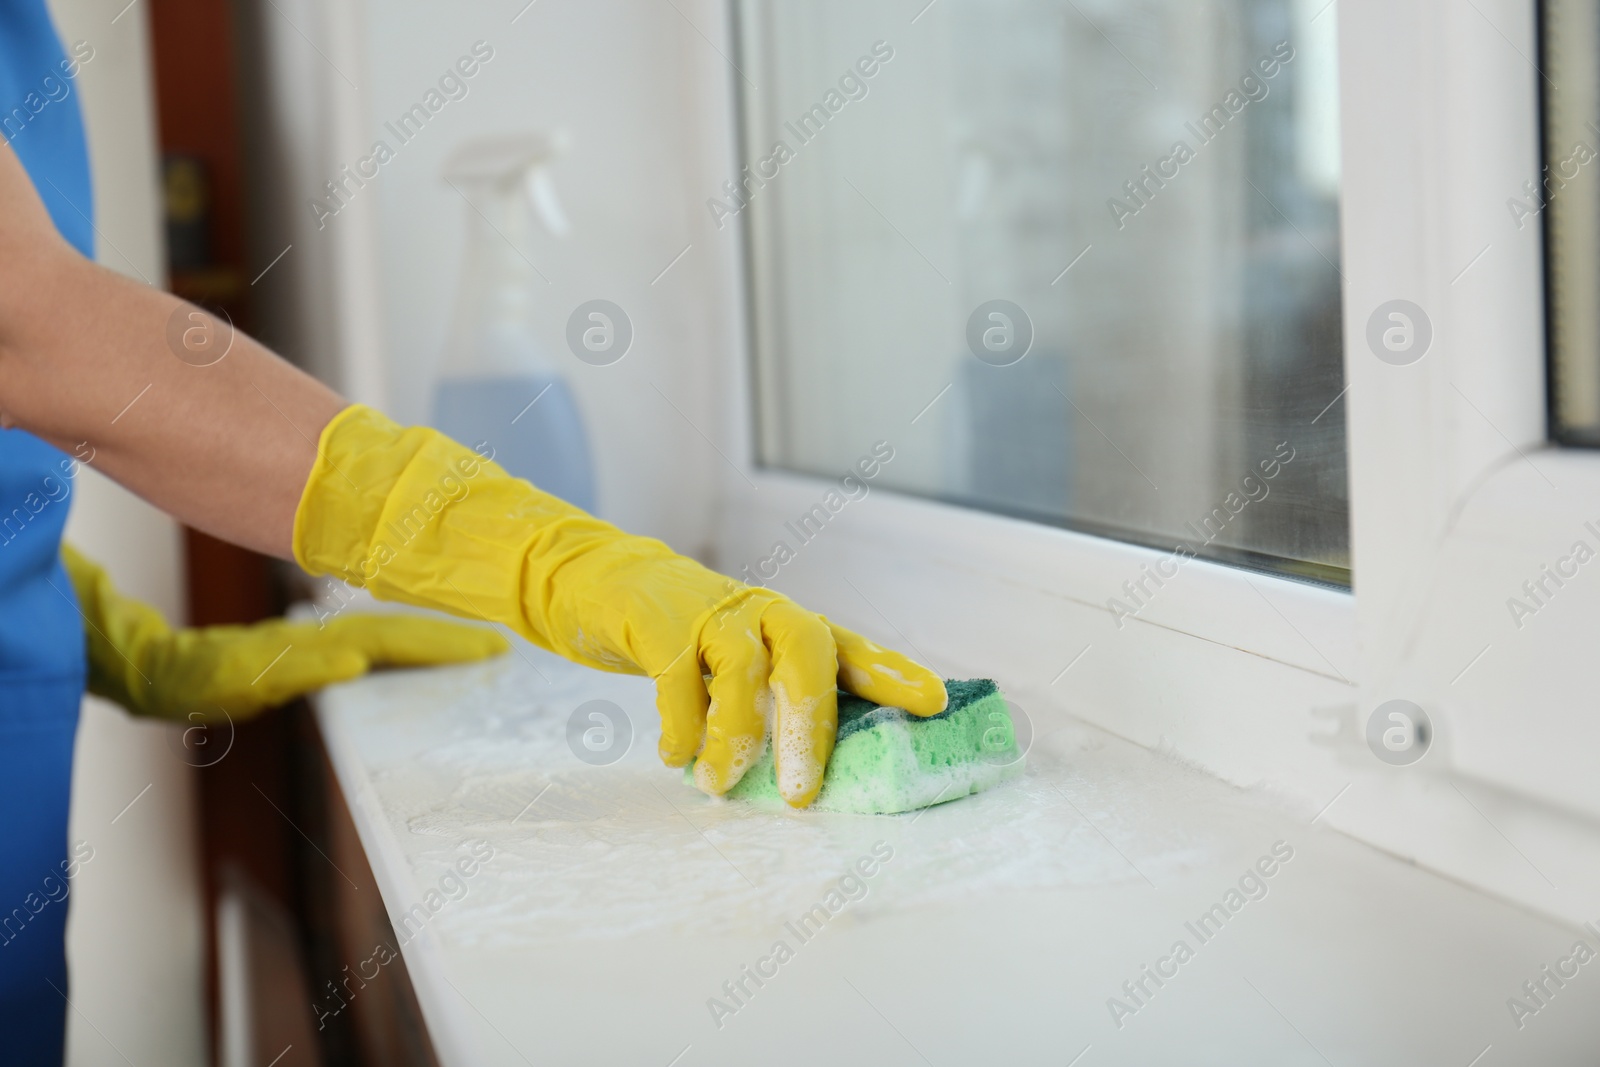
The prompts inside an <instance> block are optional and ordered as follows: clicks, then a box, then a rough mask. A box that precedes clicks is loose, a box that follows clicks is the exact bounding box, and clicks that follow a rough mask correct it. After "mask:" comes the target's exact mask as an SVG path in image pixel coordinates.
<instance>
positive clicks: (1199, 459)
mask: <svg viewBox="0 0 1600 1067" xmlns="http://www.w3.org/2000/svg"><path fill="white" fill-rule="evenodd" d="M1336 6H1337V5H1334V4H1330V3H1328V2H1327V0H1306V2H1299V0H1143V2H1131V0H1072V2H1066V3H1063V2H1060V0H983V2H980V0H938V2H937V3H936V4H934V5H931V6H929V7H927V8H926V9H923V10H922V11H921V12H920V14H919V12H918V8H919V7H921V3H920V2H911V3H906V2H902V0H895V2H893V3H889V2H885V0H809V2H807V3H805V4H797V3H787V2H782V0H738V2H737V4H736V10H737V12H738V16H739V40H740V53H739V56H738V57H737V59H738V66H739V69H740V72H741V73H740V74H739V75H738V76H737V84H738V86H739V88H740V91H741V112H742V126H743V146H742V151H743V155H744V162H745V163H746V169H745V170H744V171H742V172H741V174H740V175H739V176H738V177H737V179H736V180H735V181H733V182H730V183H728V184H726V185H725V186H724V187H723V189H722V190H721V191H720V193H719V195H718V196H717V197H715V198H713V199H712V200H711V201H710V202H709V203H708V207H709V209H710V210H711V212H712V214H713V215H716V216H717V217H718V219H719V222H721V223H722V224H724V225H732V224H735V223H743V224H744V225H745V226H746V227H747V231H746V232H747V234H748V241H749V253H750V254H749V264H750V266H749V269H750V281H751V300H752V322H753V339H754V347H755V352H756V364H757V366H756V371H757V373H756V381H757V408H758V413H759V418H758V424H759V437H760V440H759V454H760V457H761V460H762V462H763V463H765V464H767V465H771V466H776V467H782V468H787V469H791V470H797V471H803V472H809V473H814V474H818V475H824V476H834V477H836V476H838V475H839V474H840V473H841V472H843V471H845V470H847V469H848V468H850V467H851V466H852V465H854V464H855V463H856V462H857V461H858V460H859V459H860V458H861V457H862V456H863V455H865V454H867V453H868V452H869V451H870V449H871V448H872V446H873V444H874V443H875V442H877V441H887V442H888V443H889V445H890V446H892V448H893V449H894V458H893V459H892V461H890V462H889V463H887V464H884V465H883V466H882V469H881V471H880V472H879V473H878V475H877V476H876V478H875V484H877V485H880V486H888V487H892V488H895V489H899V490H903V491H907V492H911V493H917V494H922V495H926V496H931V497H936V498H939V499H942V500H949V501H954V502H958V503H962V504H967V505H971V506H975V507H980V508H985V509H989V510H993V511H998V512H1003V513H1007V514H1012V515H1018V516H1023V517H1028V518H1033V519H1036V520H1039V521H1043V522H1049V523H1055V524H1059V525H1064V526H1069V527H1073V528H1077V529H1083V530H1087V531H1090V532H1096V533H1103V534H1106V535H1109V536H1114V537H1121V538H1125V539H1128V540H1132V541H1137V542H1141V543H1146V544H1150V545H1154V546H1158V547H1165V548H1174V547H1178V546H1180V545H1181V546H1184V547H1186V548H1187V549H1188V550H1189V551H1192V552H1194V553H1197V554H1199V555H1205V556H1210V557H1213V558H1221V559H1227V560H1234V561H1239V562H1243V563H1248V564H1252V565H1257V566H1266V567H1270V568H1272V569H1274V570H1279V571H1283V572H1288V573H1295V574H1300V575H1304V576H1307V577H1312V578H1319V579H1323V580H1330V581H1336V582H1338V581H1347V580H1348V566H1349V533H1348V504H1347V499H1348V494H1347V485H1346V462H1345V439H1344V405H1343V403H1342V402H1341V401H1340V399H1339V398H1340V397H1341V394H1342V391H1343V389H1344V382H1343V353H1342V348H1341V337H1340V320H1339V294H1340V281H1341V276H1340V273H1339V242H1338V218H1339V214H1338V212H1339V208H1338V186H1339V144H1338V93H1337V73H1336V57H1335V52H1334V49H1335V40H1336V28H1335V20H1336V18H1337V10H1336ZM913 20H914V21H913ZM1019 357H1020V358H1019Z"/></svg>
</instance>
